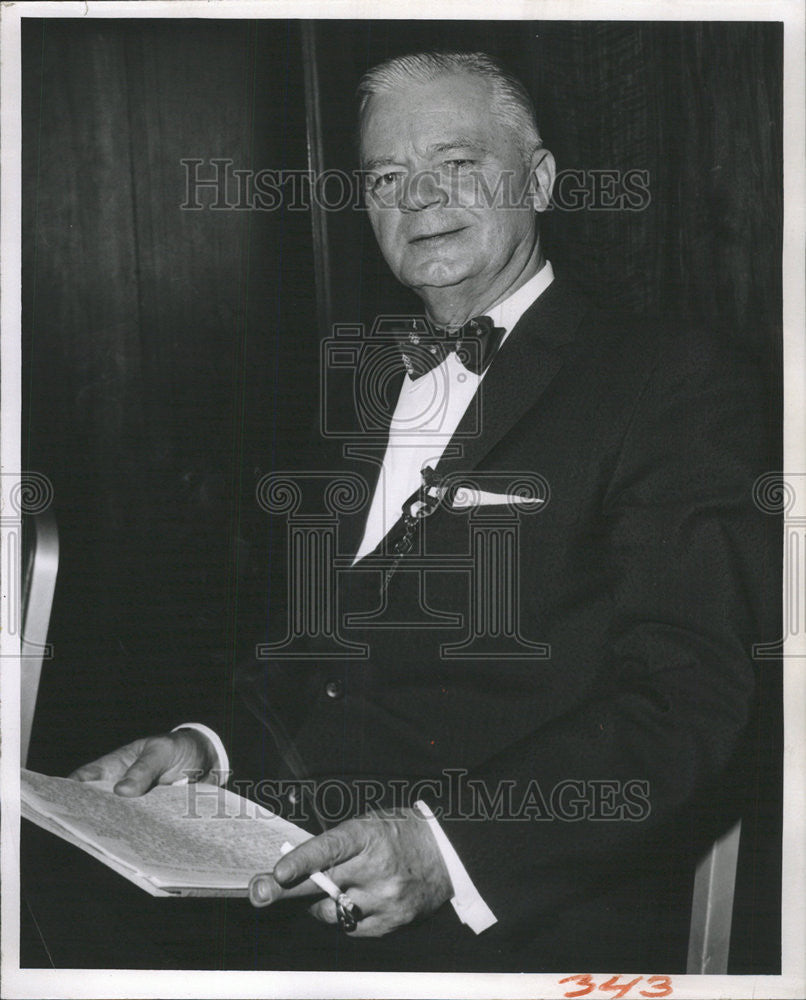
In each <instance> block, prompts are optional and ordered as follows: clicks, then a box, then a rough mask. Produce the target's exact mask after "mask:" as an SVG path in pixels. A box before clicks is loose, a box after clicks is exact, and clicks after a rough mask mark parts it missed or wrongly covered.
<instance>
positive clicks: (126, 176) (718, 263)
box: [22, 19, 783, 972]
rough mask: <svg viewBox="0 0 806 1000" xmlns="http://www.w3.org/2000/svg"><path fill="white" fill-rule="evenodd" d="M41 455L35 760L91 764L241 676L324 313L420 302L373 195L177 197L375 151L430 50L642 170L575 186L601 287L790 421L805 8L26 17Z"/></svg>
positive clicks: (772, 907) (761, 874)
mask: <svg viewBox="0 0 806 1000" xmlns="http://www.w3.org/2000/svg"><path fill="white" fill-rule="evenodd" d="M22 38H23V178H24V182H23V325H22V329H23V365H24V373H23V410H24V412H23V442H22V444H23V467H24V468H26V469H32V470H36V471H38V472H41V473H44V474H46V475H47V476H48V477H49V478H50V479H51V480H52V482H53V485H54V491H55V500H54V505H53V507H54V511H55V514H56V517H57V519H58V523H59V528H60V536H61V571H60V577H59V582H58V586H57V591H56V599H55V604H54V610H53V618H52V627H51V634H50V641H51V642H52V644H53V647H54V650H55V657H54V659H53V660H52V661H50V662H47V663H46V664H45V670H44V673H43V681H42V686H41V689H40V699H39V704H38V709H37V716H36V719H35V725H34V732H33V738H32V746H31V754H30V757H29V766H31V767H33V768H35V769H38V770H42V771H46V772H49V773H66V772H67V771H68V770H70V769H71V768H72V767H74V766H76V765H77V764H79V763H81V762H83V761H85V760H87V759H89V758H91V757H94V756H97V755H98V754H99V753H101V752H103V751H106V750H109V749H111V748H112V747H114V746H116V745H118V744H120V743H121V742H126V741H128V740H130V739H132V738H134V737H135V736H138V735H143V734H145V733H149V732H155V731H160V730H162V729H164V728H165V727H166V726H172V725H175V724H176V723H177V722H180V721H182V720H187V719H189V718H193V716H194V714H195V710H196V706H202V705H203V704H204V703H205V701H209V700H210V699H214V698H217V697H224V696H225V695H226V692H227V691H228V683H229V677H230V674H231V669H232V665H233V663H234V661H235V659H236V658H237V657H238V655H239V652H240V650H241V649H242V648H243V646H244V644H245V643H246V642H248V640H249V639H250V638H251V636H252V634H253V632H254V631H255V630H256V629H258V628H259V627H260V626H261V624H262V622H263V619H264V618H265V615H266V612H265V596H264V595H265V589H266V583H267V580H268V577H269V575H270V572H271V567H272V565H274V564H276V563H277V559H276V558H273V557H274V556H276V554H277V548H278V546H282V544H283V539H282V536H281V535H280V534H278V533H277V529H276V528H272V526H271V525H270V524H269V523H268V522H267V520H266V518H265V517H264V516H262V515H261V512H260V509H259V508H258V506H257V504H256V502H255V499H254V487H255V483H256V481H257V480H258V479H259V478H260V476H261V475H263V474H264V473H266V472H270V471H273V470H277V469H281V468H288V467H293V466H294V465H295V463H296V462H298V461H299V456H300V454H301V453H302V451H303V449H304V446H305V444H306V442H307V441H308V439H309V438H310V436H311V434H312V428H313V425H314V419H315V416H316V408H317V403H318V400H317V389H316V386H317V383H318V345H319V340H320V338H321V337H322V336H323V335H325V334H326V333H327V331H328V329H329V323H330V322H332V321H339V322H350V323H353V322H358V321H363V322H365V323H371V322H372V319H373V318H374V316H375V315H376V313H378V312H397V311H401V310H404V309H407V308H414V309H415V310H417V311H419V310H418V307H417V305H416V303H414V302H412V299H411V298H410V297H409V293H408V292H407V291H406V290H405V289H403V288H401V286H399V285H397V283H396V282H395V281H394V279H393V278H392V277H391V275H389V274H388V272H387V270H386V268H385V265H384V264H383V262H382V260H381V259H380V256H379V254H378V252H377V250H376V248H375V245H374V241H373V238H372V234H371V231H370V228H369V225H368V223H367V220H366V218H365V215H364V213H363V212H362V211H350V210H347V211H340V212H330V213H316V212H314V213H312V212H310V211H304V210H303V211H292V210H290V209H288V207H287V206H286V204H283V205H281V206H280V207H278V208H277V209H276V210H274V211H249V210H241V211H239V210H233V211H213V210H211V209H210V208H209V205H210V202H211V199H212V195H209V194H208V195H205V196H202V201H203V202H204V204H205V205H206V206H207V207H205V208H204V209H203V210H201V211H196V212H192V211H187V210H182V209H181V208H180V205H181V204H182V203H183V202H184V200H185V186H184V182H185V168H184V167H183V166H182V164H181V162H180V161H181V160H182V159H186V158H194V157H195V158H197V159H202V160H204V161H205V165H204V166H202V167H200V168H199V173H200V174H201V175H203V176H208V175H209V173H210V171H211V168H210V167H209V165H208V161H210V160H211V159H213V158H216V157H218V158H228V159H231V160H232V161H233V166H234V167H235V168H236V169H252V170H255V171H257V170H261V169H264V168H269V169H273V170H305V169H307V168H308V166H309V165H310V164H309V149H310V151H311V152H310V155H311V156H312V157H313V160H312V161H311V163H312V164H313V165H314V166H319V167H325V168H337V167H338V168H341V169H344V170H351V169H353V168H354V167H355V166H356V165H357V164H356V161H355V155H354V148H353V129H354V120H353V116H354V107H353V102H352V94H353V91H354V89H355V85H356V83H357V81H358V79H359V77H360V76H361V74H362V73H363V72H364V70H365V69H367V68H368V67H369V66H371V65H373V64H375V63H376V62H378V61H379V60H381V59H383V58H385V57H387V56H390V55H395V54H400V53H402V52H405V51H410V50H414V49H420V48H460V49H483V50H485V51H487V52H490V53H491V54H493V55H498V56H499V57H501V58H503V59H504V61H505V62H506V63H507V64H508V65H509V66H510V67H511V68H512V69H513V70H514V71H515V72H516V73H517V74H518V75H519V76H521V78H522V79H523V80H524V81H525V82H526V83H527V85H528V86H529V89H530V90H531V91H532V93H533V95H534V97H535V101H536V104H537V108H538V120H539V124H540V128H541V133H542V135H543V138H544V141H545V143H546V145H547V146H548V147H549V148H550V149H551V150H552V151H553V152H554V154H555V156H556V159H557V163H558V167H559V168H560V169H561V170H566V169H580V168H581V169H587V170H590V169H592V168H593V169H596V168H600V169H607V170H622V171H623V170H629V169H642V170H646V171H648V174H649V190H650V195H651V201H650V204H649V205H648V206H647V207H646V208H645V209H644V210H643V211H639V212H629V211H603V210H597V208H596V207H593V208H588V209H584V210H579V211H573V212H571V211H567V210H562V209H560V208H555V209H554V210H552V211H550V212H549V213H548V215H547V216H546V217H545V224H544V233H545V238H546V243H547V253H548V256H549V258H550V259H551V260H552V262H553V263H554V265H555V269H556V270H557V271H558V272H564V273H570V274H572V275H573V277H574V278H575V279H576V280H577V281H578V282H579V283H580V284H581V285H582V286H583V287H584V288H585V289H586V290H588V291H589V292H590V293H591V294H592V295H593V296H594V297H595V298H596V299H597V300H598V301H599V302H600V303H602V304H605V305H611V306H613V307H617V308H621V309H626V310H629V311H637V312H644V313H653V312H654V313H664V314H667V315H668V314H676V315H678V316H679V318H680V322H682V323H693V322H696V323H697V324H698V325H699V326H701V327H702V329H703V335H704V336H708V335H709V334H711V333H712V332H715V331H717V330H719V331H721V332H724V333H727V334H728V335H729V336H731V337H733V338H734V339H735V341H736V342H737V344H741V345H743V346H744V347H746V348H747V349H748V350H750V351H752V352H753V353H754V354H755V355H756V356H757V358H758V361H759V364H760V365H761V366H762V367H763V368H764V370H765V371H766V372H767V374H768V377H769V384H770V396H769V413H768V417H769V422H770V425H771V427H773V428H775V427H776V426H777V424H778V421H779V419H780V416H779V413H780V398H779V394H780V364H781V353H780V352H781V227H782V152H781V139H782V41H783V32H782V27H781V25H778V24H774V23H773V24H743V23H697V24H689V23H657V24H656V23H646V22H643V23H640V24H639V23H636V24H630V23H625V22H607V23H605V22H601V23H594V22H537V21H533V22H461V21H444V22H443V21H428V22H418V21H403V22H401V21H361V22H357V21H319V22H316V23H315V24H314V23H311V22H308V23H304V22H298V21H231V20H229V21H209V20H176V21H170V20H159V21H153V20H148V19H131V20H127V21H121V20H115V21H111V20H70V19H58V20H53V19H41V20H40V19H24V20H23V36H22ZM763 669H764V671H765V673H764V674H763V676H762V684H761V685H760V688H759V705H760V713H759V721H758V723H757V731H756V733H755V734H754V746H753V753H754V758H753V760H752V761H751V764H750V770H751V772H752V775H753V782H754V784H755V787H754V788H753V789H751V798H752V802H751V803H750V809H749V813H748V816H747V817H746V820H745V836H744V842H743V857H742V864H741V866H740V875H739V898H738V902H737V919H736V923H735V929H736V934H735V943H734V950H733V958H732V964H733V967H734V971H737V972H751V971H752V972H757V971H769V972H772V971H775V970H776V968H778V963H779V961H780V959H779V925H778V916H777V914H778V910H779V907H780V895H779V888H780V886H779V883H780V868H779V865H780V858H779V850H780V825H779V823H780V770H779V757H780V733H779V728H778V727H779V721H778V720H779V707H778V706H779V702H780V677H779V675H778V673H777V672H776V668H775V667H773V666H771V665H770V666H765V667H764V668H763Z"/></svg>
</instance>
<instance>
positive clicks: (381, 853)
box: [249, 809, 453, 937]
mask: <svg viewBox="0 0 806 1000" xmlns="http://www.w3.org/2000/svg"><path fill="white" fill-rule="evenodd" d="M428 826H429V824H428V821H427V820H426V819H425V818H424V817H423V816H421V815H420V814H419V813H418V812H417V811H416V810H414V809H398V810H395V811H393V812H392V811H390V812H388V813H382V814H375V813H371V814H370V815H368V816H365V817H362V818H360V819H351V820H348V821H347V822H346V823H340V824H339V825H338V826H335V827H333V829H332V830H328V831H326V832H325V833H322V834H320V835H319V836H318V837H313V838H312V839H311V840H306V841H305V843H303V844H300V845H299V847H297V848H295V850H293V851H291V852H289V853H288V854H286V855H285V857H283V858H281V859H280V860H279V861H278V862H277V864H276V865H275V867H274V872H273V874H272V875H268V874H262V875H256V876H255V877H254V878H253V879H252V881H251V883H250V886H249V898H250V900H251V901H252V904H253V905H254V906H267V905H268V904H269V903H273V902H275V900H277V899H283V898H288V897H291V896H309V895H314V894H316V893H320V892H321V891H322V890H321V889H319V888H318V886H316V885H315V884H314V883H313V882H312V881H311V880H310V879H308V878H306V876H307V875H310V873H311V872H315V871H325V872H327V874H328V875H329V876H330V878H331V879H333V881H334V882H335V883H336V885H338V886H340V887H341V888H342V889H343V890H344V892H346V893H347V894H348V895H349V897H350V899H351V900H352V901H353V902H354V903H355V904H356V905H357V906H359V907H360V909H361V913H362V914H363V918H362V919H361V920H360V921H359V923H358V927H357V928H356V930H355V931H353V932H352V933H353V934H354V935H355V936H356V937H381V936H382V935H384V934H388V933H389V932H390V931H393V930H396V929H397V928H399V927H403V926H404V925H405V924H408V923H411V921H412V920H418V919H421V918H422V917H427V916H428V915H429V914H431V913H433V912H434V910H436V909H438V907H440V906H441V905H442V904H443V903H445V902H447V900H449V899H450V898H451V896H452V895H453V887H452V885H451V880H450V877H449V875H448V870H447V868H446V866H445V862H444V860H443V858H442V854H441V853H440V850H439V846H438V845H437V842H436V839H435V838H434V835H433V834H432V833H431V831H430V830H429V828H428ZM309 912H310V913H312V914H313V916H315V917H316V918H317V919H318V920H323V921H324V922H325V923H329V924H335V923H336V922H337V921H336V904H335V903H334V902H333V900H332V899H323V900H320V901H319V902H316V903H314V904H313V906H311V908H310V911H309Z"/></svg>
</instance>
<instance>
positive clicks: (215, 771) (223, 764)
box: [171, 722, 232, 785]
mask: <svg viewBox="0 0 806 1000" xmlns="http://www.w3.org/2000/svg"><path fill="white" fill-rule="evenodd" d="M177 729H195V730H196V731H197V732H200V733H201V734H202V736H206V737H207V739H208V740H209V741H210V743H212V745H213V750H215V754H216V762H215V764H214V765H213V766H212V767H211V768H210V770H209V772H208V773H207V775H205V777H210V778H212V779H213V780H214V781H215V783H216V784H217V785H226V783H227V782H228V781H229V778H230V774H232V771H230V766H229V757H228V755H227V751H226V748H225V747H224V744H223V743H222V742H221V739H220V737H219V735H218V733H216V732H214V731H213V730H212V729H210V727H209V726H203V725H202V724H201V723H200V722H183V723H182V725H181V726H176V727H175V728H174V729H172V730H171V732H172V733H175V732H176V730H177ZM174 784H175V785H185V784H187V778H180V779H179V780H178V781H175V782H174Z"/></svg>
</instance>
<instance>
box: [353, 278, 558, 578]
mask: <svg viewBox="0 0 806 1000" xmlns="http://www.w3.org/2000/svg"><path fill="white" fill-rule="evenodd" d="M553 280H554V271H553V270H552V267H551V263H550V262H549V261H546V263H545V264H544V265H543V267H542V268H541V269H540V270H539V271H538V272H537V274H535V275H534V276H533V277H531V278H530V279H529V280H528V281H527V282H526V283H525V284H524V285H521V287H520V288H519V289H518V290H517V291H515V292H513V293H512V295H510V296H508V298H506V299H504V301H503V302H499V303H498V305H497V306H494V307H493V308H492V309H490V310H488V312H487V313H486V315H488V316H489V317H490V319H491V320H492V321H493V323H494V325H495V326H502V327H503V328H504V330H505V331H506V332H505V333H504V336H503V339H502V340H501V344H500V346H499V348H498V350H499V351H501V350H502V349H503V346H504V344H505V343H506V341H507V339H508V337H509V334H510V332H511V330H512V328H513V327H514V326H515V324H516V323H517V322H518V320H519V319H520V318H521V316H522V315H523V314H524V313H525V312H526V310H527V309H528V308H529V306H530V305H531V304H532V303H533V302H534V301H535V299H536V298H537V297H538V296H539V295H541V294H542V293H543V292H544V291H545V290H546V289H547V288H548V286H549V285H550V284H551V282H552V281H553ZM491 363H492V364H495V357H494V358H493V360H492V362H491ZM487 371H489V367H488V368H487ZM486 373H487V372H486V371H485V372H484V373H482V374H481V375H476V374H475V373H474V372H471V371H468V370H467V368H465V367H464V365H463V364H462V362H461V361H459V359H458V358H457V357H456V352H455V351H452V352H451V353H450V354H449V355H448V356H447V357H446V358H445V360H444V361H443V362H442V363H441V364H439V365H437V366H436V367H435V368H432V369H431V371H429V372H426V374H425V375H421V376H420V377H419V378H417V379H413V378H411V376H409V375H407V376H406V377H405V378H404V379H403V384H402V386H401V388H400V395H399V396H398V399H397V405H396V406H395V412H394V414H393V416H392V420H391V423H390V425H389V441H388V443H387V445H386V454H385V455H384V459H383V467H382V468H381V472H380V475H379V476H378V483H377V485H376V487H375V493H374V494H373V497H372V504H371V505H370V509H369V514H368V515H367V523H366V527H365V528H364V537H363V539H362V540H361V544H360V545H359V547H358V552H357V553H356V555H355V559H354V560H353V562H354V563H357V562H358V561H359V560H360V559H363V558H364V556H366V555H368V554H369V553H370V552H372V551H373V550H374V549H375V548H376V546H377V545H378V542H380V541H381V539H382V538H384V537H385V536H386V535H387V533H388V532H389V531H390V530H391V529H392V527H394V525H395V524H396V523H397V521H398V519H399V517H400V514H401V506H402V504H403V502H404V501H405V500H407V499H408V498H409V497H410V496H411V495H412V493H414V491H415V490H417V489H419V487H420V485H421V476H420V473H421V470H422V469H423V468H425V466H427V465H430V466H431V467H432V468H434V467H435V466H436V464H437V462H438V461H439V460H440V458H441V457H442V453H443V452H444V451H445V447H446V445H447V444H448V442H449V441H450V439H451V437H452V436H453V433H454V431H455V430H456V428H457V427H458V426H459V421H460V420H461V419H462V417H463V416H464V414H465V410H467V408H468V406H469V405H470V402H471V400H472V399H473V397H474V396H475V394H476V390H477V389H478V387H479V386H480V385H481V382H482V379H483V378H484V376H485V375H486Z"/></svg>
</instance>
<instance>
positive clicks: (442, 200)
mask: <svg viewBox="0 0 806 1000" xmlns="http://www.w3.org/2000/svg"><path fill="white" fill-rule="evenodd" d="M447 202H448V192H447V191H446V190H445V188H444V187H443V186H442V184H441V183H440V178H439V174H438V173H437V172H436V171H435V170H420V171H416V172H414V173H412V174H411V175H410V176H409V177H408V178H407V179H406V183H405V184H404V186H403V190H402V192H401V197H400V201H399V203H398V207H399V208H400V210H401V211H402V212H419V211H421V210H422V209H424V208H434V207H438V206H441V205H446V204H447Z"/></svg>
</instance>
